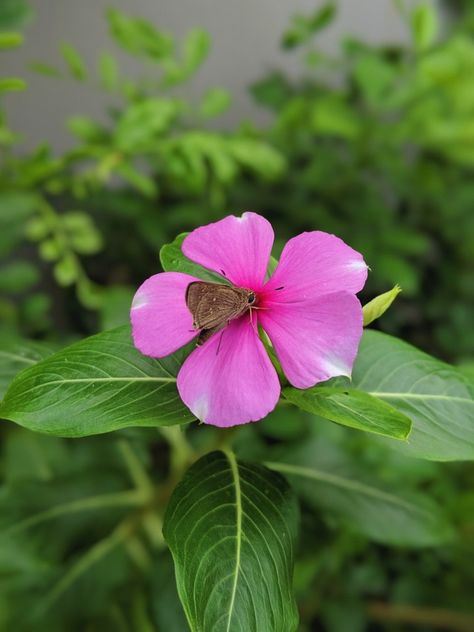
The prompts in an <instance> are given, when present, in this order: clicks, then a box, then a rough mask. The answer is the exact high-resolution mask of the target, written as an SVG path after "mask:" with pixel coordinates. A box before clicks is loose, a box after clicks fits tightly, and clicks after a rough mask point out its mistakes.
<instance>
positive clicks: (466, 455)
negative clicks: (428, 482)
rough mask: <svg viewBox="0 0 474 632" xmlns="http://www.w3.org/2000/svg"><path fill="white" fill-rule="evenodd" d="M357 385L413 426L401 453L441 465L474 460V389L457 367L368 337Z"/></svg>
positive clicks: (403, 345)
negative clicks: (440, 462) (395, 410)
mask: <svg viewBox="0 0 474 632" xmlns="http://www.w3.org/2000/svg"><path fill="white" fill-rule="evenodd" d="M352 380H353V385H354V387H356V388H357V389H360V390H364V391H366V392H368V393H370V394H371V395H372V396H374V397H378V398H379V399H381V400H383V401H385V402H387V403H388V404H390V405H391V406H393V407H394V408H396V409H397V410H399V411H400V412H402V413H403V414H405V415H407V416H408V417H410V419H411V420H412V422H413V425H412V431H411V434H410V437H409V440H408V441H407V442H406V443H404V444H402V443H398V442H397V444H396V445H397V447H398V448H399V449H402V450H405V451H406V452H408V453H409V454H411V455H412V456H417V457H421V458H426V459H433V460H438V461H451V460H453V461H454V460H466V459H474V383H473V381H472V380H471V379H469V378H468V376H466V375H464V374H463V373H462V372H461V371H459V370H458V369H456V368H455V367H452V366H449V365H448V364H445V363H444V362H441V361H439V360H436V359H435V358H433V357H431V356H429V355H427V354H426V353H423V352H422V351H420V350H418V349H416V348H415V347H412V346H411V345H409V344H407V343H406V342H402V341H401V340H398V339H397V338H393V337H392V336H387V335H386V334H382V333H380V332H376V331H366V332H365V334H364V336H363V339H362V343H361V347H360V351H359V356H358V358H357V361H356V363H355V366H354V371H353V375H352Z"/></svg>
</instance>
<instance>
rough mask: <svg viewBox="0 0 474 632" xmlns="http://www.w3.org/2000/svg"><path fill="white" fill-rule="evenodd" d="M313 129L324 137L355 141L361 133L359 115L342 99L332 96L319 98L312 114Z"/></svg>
mask: <svg viewBox="0 0 474 632" xmlns="http://www.w3.org/2000/svg"><path fill="white" fill-rule="evenodd" d="M311 126H312V129H313V130H314V131H315V132H316V133H317V134H321V135H322V136H335V137H336V138H344V139H347V140H355V139H356V138H357V137H358V136H359V134H360V131H361V128H360V121H359V118H358V115H357V114H356V113H355V111H353V110H352V109H351V107H350V106H349V105H348V104H347V103H346V102H345V101H344V100H343V99H342V98H340V97H338V96H336V95H334V94H330V95H326V96H321V97H319V98H318V99H317V100H316V101H315V103H314V105H313V107H312V112H311Z"/></svg>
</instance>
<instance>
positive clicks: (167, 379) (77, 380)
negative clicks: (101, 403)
mask: <svg viewBox="0 0 474 632" xmlns="http://www.w3.org/2000/svg"><path fill="white" fill-rule="evenodd" d="M84 382H170V383H171V382H176V378H175V377H151V376H147V377H75V378H64V379H62V380H52V381H50V382H49V381H47V382H43V383H42V384H38V386H39V387H42V386H51V385H53V384H79V383H84Z"/></svg>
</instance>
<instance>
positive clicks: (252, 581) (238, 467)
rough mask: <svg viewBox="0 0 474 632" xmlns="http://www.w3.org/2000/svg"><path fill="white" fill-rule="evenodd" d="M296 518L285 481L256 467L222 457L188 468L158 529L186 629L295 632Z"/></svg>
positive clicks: (205, 459)
mask: <svg viewBox="0 0 474 632" xmlns="http://www.w3.org/2000/svg"><path fill="white" fill-rule="evenodd" d="M297 516H298V513H297V505H296V500H295V497H294V496H293V493H292V491H291V489H290V487H289V486H288V484H287V483H286V481H285V480H284V479H283V478H282V477H281V476H279V475H278V474H275V473H272V472H270V471H269V470H267V469H266V468H264V467H262V466H260V465H253V464H247V463H244V462H238V461H237V460H236V458H235V456H234V455H233V454H231V453H226V454H224V453H222V452H212V453H211V454H208V455H206V456H205V457H203V458H202V459H200V460H199V461H198V462H197V463H195V464H194V465H193V467H192V468H191V469H190V470H189V471H188V472H187V474H186V475H185V477H184V478H183V480H182V481H181V482H180V484H179V485H178V487H177V488H176V489H175V491H174V492H173V495H172V497H171V499H170V503H169V505H168V509H167V511H166V514H165V521H164V526H163V535H164V537H165V539H166V541H167V543H168V545H169V547H170V550H171V553H172V554H173V558H174V562H175V569H176V582H177V586H178V592H179V595H180V598H181V601H182V603H183V606H184V610H185V612H186V616H187V619H188V623H189V626H190V628H191V630H193V631H194V630H196V631H197V630H208V629H213V628H214V629H223V630H224V629H225V630H255V631H257V630H270V629H271V630H275V632H293V631H294V630H296V627H297V623H298V616H297V612H296V604H295V602H294V597H293V594H292V589H291V583H292V573H293V546H294V541H295V538H296V532H297ZM184 542H189V547H183V543H184ZM257 569H258V570H257ZM256 571H257V574H256ZM263 577H274V578H275V579H276V578H278V579H277V581H270V582H265V583H262V581H261V579H262V578H263ZM217 586H218V587H219V589H218V590H216V587H217ZM197 593H198V594H197Z"/></svg>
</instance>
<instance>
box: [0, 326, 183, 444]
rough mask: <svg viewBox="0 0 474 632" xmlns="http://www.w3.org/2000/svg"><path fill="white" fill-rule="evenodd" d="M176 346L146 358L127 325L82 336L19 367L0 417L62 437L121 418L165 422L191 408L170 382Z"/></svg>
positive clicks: (126, 422)
mask: <svg viewBox="0 0 474 632" xmlns="http://www.w3.org/2000/svg"><path fill="white" fill-rule="evenodd" d="M181 360H182V355H181V354H180V353H178V354H174V355H172V356H168V357H167V358H164V359H161V360H154V359H152V358H147V357H145V356H143V355H142V354H141V353H139V352H138V351H137V350H136V349H135V347H134V346H133V343H132V340H131V336H130V327H129V326H128V325H126V326H123V327H119V328H117V329H113V330H111V331H108V332H104V333H101V334H98V335H96V336H92V337H90V338H86V339H85V340H82V341H81V342H78V343H75V344H73V345H71V346H70V347H66V348H65V349H63V350H62V351H59V352H58V353H55V354H54V355H52V356H50V357H49V358H47V359H46V360H43V361H42V362H39V363H38V364H35V365H34V366H32V367H30V368H27V369H25V370H24V371H22V372H21V373H20V374H19V375H18V376H17V378H16V379H15V380H14V381H13V383H12V384H11V386H10V388H9V389H8V391H7V393H6V395H5V399H4V400H3V403H2V405H1V406H0V417H3V418H4V419H9V420H10V421H14V422H16V423H18V424H20V425H22V426H25V427H27V428H30V429H32V430H37V431H39V432H45V433H48V434H54V435H58V436H63V437H82V436H86V435H93V434H100V433H103V432H110V431H112V430H118V429H119V428H125V427H127V426H168V425H173V424H180V423H185V422H188V421H191V420H192V419H193V416H192V415H191V413H190V412H189V410H188V409H187V408H186V407H185V406H184V404H183V403H182V402H181V400H180V398H179V395H178V392H177V390H176V374H177V371H178V370H179V367H180V364H181Z"/></svg>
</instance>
